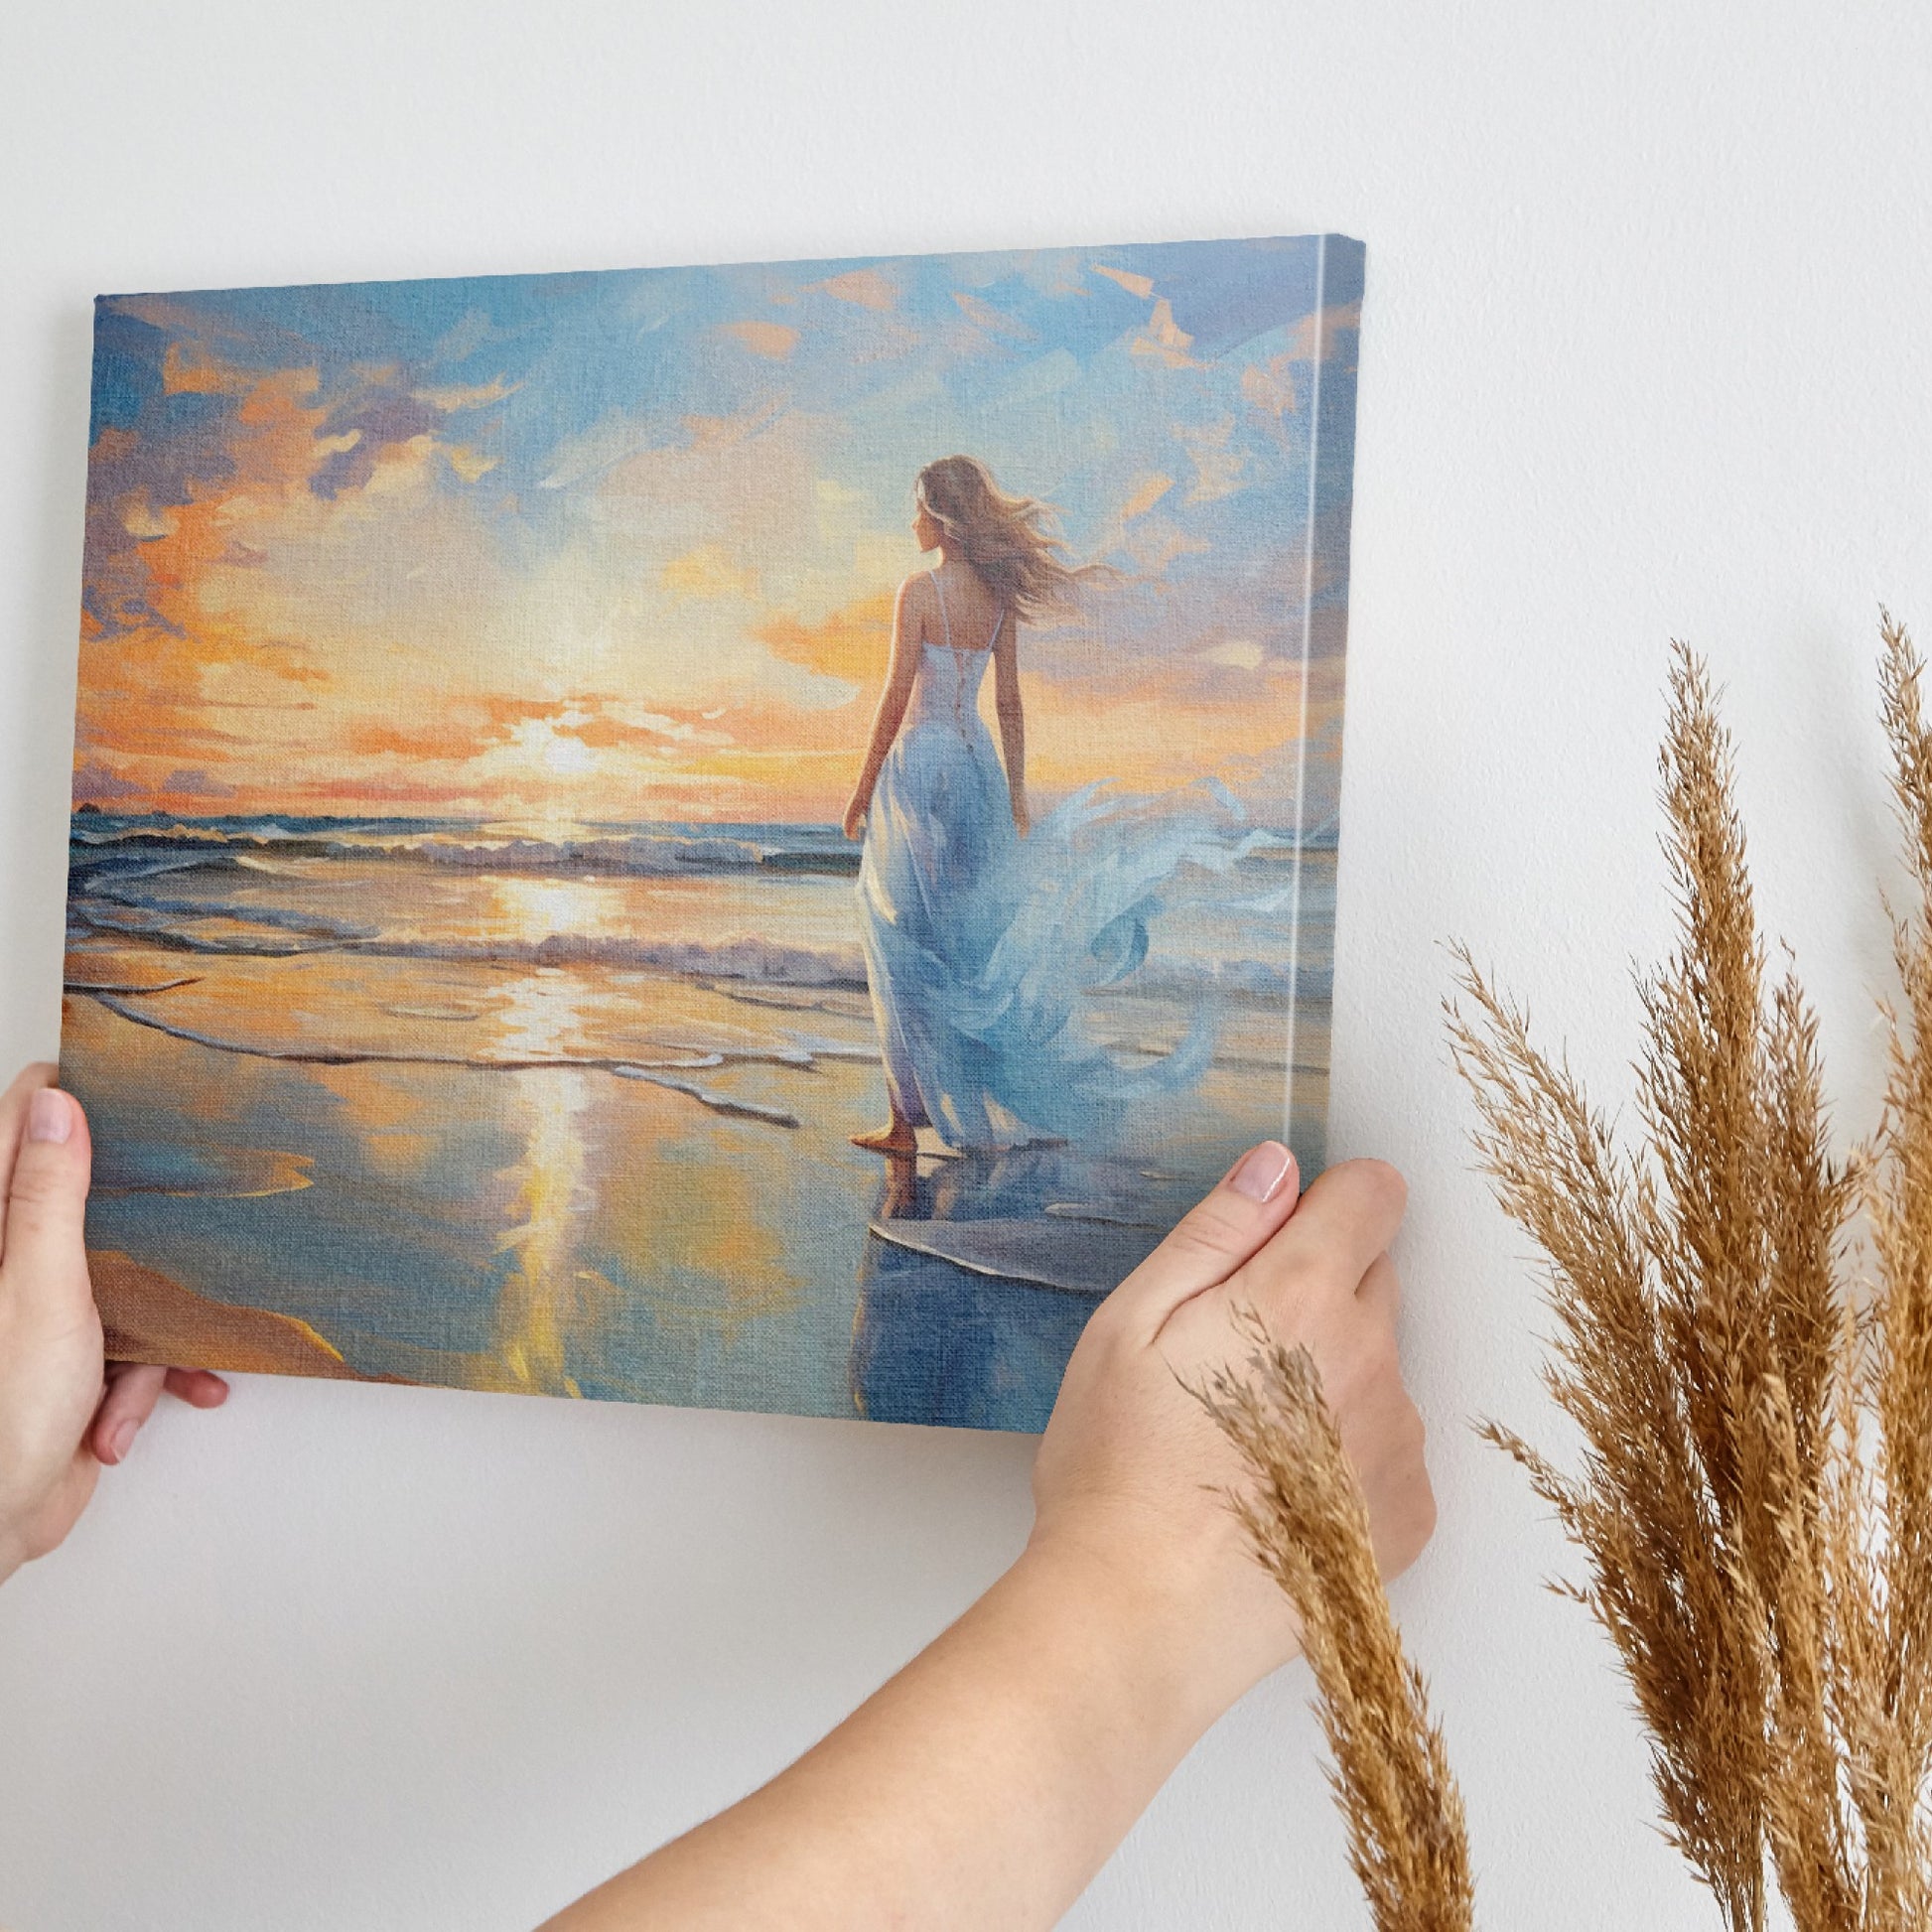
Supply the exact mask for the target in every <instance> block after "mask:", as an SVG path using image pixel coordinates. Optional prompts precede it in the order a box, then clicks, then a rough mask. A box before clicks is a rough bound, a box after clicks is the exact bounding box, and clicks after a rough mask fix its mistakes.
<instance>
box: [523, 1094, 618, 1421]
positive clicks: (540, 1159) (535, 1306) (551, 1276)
mask: <svg viewBox="0 0 1932 1932" xmlns="http://www.w3.org/2000/svg"><path fill="white" fill-rule="evenodd" d="M593 1077H595V1076H593V1075H590V1074H585V1073H574V1072H570V1071H567V1070H560V1071H554V1072H553V1071H550V1070H548V1069H546V1070H544V1071H541V1072H535V1073H524V1074H519V1075H516V1076H515V1083H516V1088H517V1093H518V1097H519V1098H520V1099H521V1100H522V1101H523V1103H524V1105H525V1107H526V1108H527V1109H528V1112H529V1137H528V1140H527V1141H526V1142H525V1145H524V1151H523V1159H522V1160H521V1161H520V1162H519V1163H518V1164H517V1165H516V1166H515V1167H514V1168H513V1169H511V1170H509V1171H508V1173H507V1176H506V1177H507V1178H509V1179H511V1180H513V1181H514V1182H515V1183H516V1186H517V1190H518V1196H517V1202H518V1206H519V1207H520V1209H521V1211H522V1215H523V1218H522V1220H521V1221H520V1222H518V1223H517V1224H516V1225H515V1226H513V1227H509V1228H505V1229H504V1230H503V1232H502V1233H501V1234H500V1235H498V1236H497V1239H496V1248H497V1252H498V1253H505V1252H507V1253H510V1254H513V1255H514V1256H515V1264H514V1266H513V1268H512V1269H511V1271H510V1273H509V1274H508V1275H507V1276H506V1277H505V1279H504V1282H503V1289H502V1294H501V1296H500V1297H499V1299H498V1301H497V1305H496V1350H497V1353H498V1355H499V1356H500V1358H501V1360H502V1362H503V1365H504V1367H505V1368H507V1369H508V1371H509V1373H510V1377H511V1380H512V1383H513V1385H514V1386H515V1387H518V1388H524V1389H533V1390H537V1391H539V1392H541V1393H543V1394H547V1395H581V1394H582V1393H583V1390H582V1389H581V1388H580V1387H579V1386H578V1381H577V1377H576V1376H575V1375H574V1374H573V1373H572V1372H571V1363H572V1359H573V1355H575V1354H581V1350H582V1347H583V1345H584V1344H585V1343H586V1342H588V1341H589V1340H590V1339H591V1338H592V1336H593V1334H594V1332H595V1330H596V1328H597V1326H598V1325H599V1323H600V1320H601V1318H602V1316H603V1315H604V1313H605V1312H606V1311H608V1309H609V1307H610V1305H611V1302H612V1301H613V1299H614V1298H615V1297H616V1294H617V1291H616V1289H615V1288H614V1287H613V1286H612V1284H611V1283H610V1282H609V1281H607V1280H606V1279H605V1278H604V1277H603V1276H602V1275H600V1274H599V1273H598V1272H597V1271H596V1270H595V1269H592V1268H579V1267H578V1266H576V1259H577V1242H576V1222H577V1213H578V1209H579V1207H580V1206H581V1204H582V1196H583V1193H584V1142H583V1137H582V1135H581V1134H580V1133H579V1132H578V1117H579V1116H580V1115H581V1114H582V1113H583V1111H584V1109H585V1107H586V1106H587V1105H588V1103H589V1100H590V1092H589V1084H590V1081H591V1079H592V1078H593Z"/></svg>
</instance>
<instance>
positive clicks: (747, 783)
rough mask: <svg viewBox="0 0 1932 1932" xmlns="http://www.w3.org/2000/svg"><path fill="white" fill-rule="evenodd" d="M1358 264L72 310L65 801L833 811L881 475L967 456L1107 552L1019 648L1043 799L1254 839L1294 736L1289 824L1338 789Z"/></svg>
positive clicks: (1016, 271)
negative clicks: (87, 324) (1242, 807)
mask: <svg viewBox="0 0 1932 1932" xmlns="http://www.w3.org/2000/svg"><path fill="white" fill-rule="evenodd" d="M1324 253H1325V260H1324ZM1360 259H1361V258H1360V252H1359V250H1358V249H1357V248H1356V247H1355V246H1354V244H1349V243H1343V244H1335V243H1330V244H1329V245H1328V247H1327V248H1326V250H1325V251H1324V250H1323V249H1322V247H1321V245H1320V244H1319V243H1318V242H1317V241H1316V240H1313V239H1300V240H1287V241H1228V242H1202V243H1167V244H1159V245H1149V246H1129V247H1108V248H1088V249H1078V248H1068V249H1051V250H1036V251H1029V252H1025V253H1000V254H967V255H953V256H904V257H897V258H882V259H877V260H866V261H842V262H815V263H814V262H791V263H780V264H772V265H758V266H728V267H701V268H680V269H651V270H640V271H635V272H600V273H593V274H581V275H542V276H521V277H490V278H471V279H461V280H445V281H418V282H390V283H366V284H355V285H343V286H329V287H310V288H285V289H263V290H234V291H225V292H217V293H201V294H192V295H129V296H109V297H103V298H102V299H101V301H100V303H99V304H98V307H97V314H96V338H95V362H94V396H93V411H94V415H93V424H92V431H91V460H90V464H89V473H88V514H87V545H86V559H85V579H84V595H83V611H82V621H81V676H80V693H79V711H78V722H77V744H76V754H75V788H74V797H75V801H76V803H91V804H95V805H98V806H100V807H101V808H103V809H105V810H109V811H121V812H140V811H156V812H164V813H169V814H176V815H195V814H209V813H214V814H220V813H263V812H284V813H290V814H295V813H303V814H319V815H320V814H345V815H350V816H361V815H377V814H380V815H385V816H425V817H427V816H436V817H460V818H475V819H482V820H489V821H512V822H532V821H536V822H547V823H561V822H567V821H583V820H595V821H607V822H608V821H614V820H649V819H718V820H733V821H739V822H745V821H772V820H792V821H799V820H809V821H828V820H836V819H837V818H838V816H839V814H840V812H841V810H842V808H843V806H844V802H845V799H846V797H847V795H848V793H849V791H850V789H851V785H852V781H853V778H854V776H855V775H856V772H857V769H858V766H859V761H860V758H861V755H862V753H863V749H864V745H865V741H866V734H867V730H868V728H869V725H870V722H871V717H872V708H873V704H874V701H875V699H876V697H877V695H878V691H879V687H880V684H881V681H882V679H883V676H884V672H885V668H886V657H887V646H888V640H889V635H890V628H891V615H892V604H893V594H894V591H895V588H896V587H897V584H898V582H899V581H900V580H901V579H902V578H903V577H904V576H905V575H906V574H907V573H908V572H909V571H912V570H915V569H918V568H920V567H921V565H922V564H923V563H929V562H932V561H934V559H931V558H923V559H922V558H921V557H920V555H919V553H918V551H917V550H916V548H915V547H914V545H913V543H912V540H911V536H910V529H909V524H910V518H911V512H912V482H913V478H914V476H915V474H916V472H917V471H918V469H919V467H920V466H921V465H922V464H924V463H926V462H929V461H930V460H931V459H933V458H935V457H939V456H944V455H947V454H949V453H951V452H954V451H964V452H966V453H968V454H971V455H974V456H977V457H979V458H981V459H982V460H983V461H984V462H986V463H988V464H989V465H990V466H991V467H992V469H993V471H994V473H995V475H996V476H997V477H998V479H999V481H1000V483H1002V485H1003V486H1004V487H1006V488H1008V489H1011V490H1018V491H1023V492H1025V493H1027V494H1030V495H1035V496H1040V497H1044V498H1046V499H1047V500H1048V501H1050V502H1052V503H1053V504H1055V505H1056V506H1057V507H1058V509H1059V511H1060V512H1061V517H1062V527H1063V530H1064V534H1065V536H1066V538H1067V540H1068V542H1069V544H1070V546H1071V548H1072V549H1073V550H1074V551H1075V552H1076V553H1077V554H1078V555H1079V556H1080V557H1081V558H1083V559H1098V560H1104V561H1106V562H1107V563H1109V564H1111V565H1112V566H1113V567H1114V573H1115V574H1114V575H1113V576H1112V577H1111V578H1110V579H1109V580H1108V581H1107V582H1106V583H1105V584H1104V585H1103V586H1101V587H1100V588H1098V589H1097V590H1096V591H1095V592H1094V594H1093V595H1092V597H1091V598H1090V599H1089V600H1088V602H1087V604H1086V607H1085V608H1084V610H1083V611H1082V613H1081V614H1080V615H1079V616H1078V617H1076V618H1073V619H1071V620H1068V621H1062V622H1059V623H1056V624H1054V625H1051V626H1049V627H1045V628H1039V629H1034V628H1028V629H1026V630H1024V631H1023V632H1022V635H1021V654H1022V655H1021V663H1022V679H1023V690H1024V692H1025V695H1026V700H1027V708H1028V749H1029V765H1030V776H1031V778H1032V780H1033V782H1034V784H1035V788H1036V789H1037V790H1038V792H1039V793H1040V794H1041V795H1042V797H1046V798H1050V797H1051V796H1053V795H1056V794H1059V793H1063V792H1064V791H1066V790H1068V789H1070V788H1071V787H1073V786H1075V785H1077V784H1080V783H1084V782H1086V781H1088V780H1091V779H1098V778H1109V779H1117V780H1120V781H1121V782H1123V783H1125V784H1127V785H1129V786H1130V787H1132V788H1134V789H1136V790H1155V789H1162V788H1166V787H1168V786H1171V785H1174V784H1180V783H1185V782H1187V781H1188V780H1190V779H1192V778H1195V777H1197V776H1200V775H1203V774H1211V775H1213V776H1216V777H1218V778H1220V779H1221V780H1222V781H1223V782H1225V783H1227V784H1228V785H1229V786H1230V787H1231V788H1232V789H1233V790H1234V791H1235V792H1236V793H1237V794H1238V795H1239V796H1241V797H1242V798H1243V799H1244V801H1245V802H1246V803H1247V804H1248V805H1249V807H1250V809H1251V810H1252V811H1254V812H1255V814H1256V816H1257V817H1258V818H1260V819H1261V820H1262V821H1264V822H1267V823H1272V824H1276V825H1287V824H1289V823H1290V822H1292V817H1293V808H1294V798H1295V785H1296V775H1297V771H1298V768H1302V765H1303V760H1302V759H1300V757H1299V756H1298V754H1299V753H1300V750H1301V743H1300V741H1298V738H1297V732H1298V728H1299V727H1300V725H1301V722H1302V721H1303V720H1304V719H1305V718H1306V721H1307V738H1306V745H1307V759H1306V767H1305V768H1306V783H1307V800H1308V802H1307V807H1306V813H1305V817H1306V821H1307V822H1308V823H1309V824H1310V825H1311V826H1312V825H1313V824H1315V823H1317V822H1318V821H1319V820H1320V819H1321V817H1323V816H1324V815H1325V814H1326V813H1328V812H1330V811H1332V808H1333V791H1334V780H1335V776H1336V773H1337V772H1338V769H1339V758H1340V743H1339V732H1340V710H1341V696H1342V693H1341V657H1340V653H1341V648H1342V643H1343V638H1342V625H1343V621H1344V618H1343V611H1344V600H1345V590H1346V583H1345V578H1346V569H1347V554H1346V524H1347V486H1348V485H1347V479H1348V476H1349V469H1350V460H1351V457H1352V450H1351V449H1350V448H1349V447H1348V445H1349V439H1350V431H1349V425H1350V423H1351V422H1352V413H1353V386H1354V375H1355V370H1354V364H1355V343H1356V318H1357V315H1358V313H1359V309H1358V304H1359V295H1360ZM1317 423H1319V425H1320V426H1321V436H1322V438H1323V439H1324V441H1323V444H1322V447H1321V451H1320V455H1321V459H1322V460H1321V463H1320V465H1319V469H1318V476H1317V485H1316V487H1315V488H1314V489H1313V491H1312V492H1311V483H1310V453H1311V442H1312V440H1313V436H1314V431H1315V428H1316V425H1317ZM1330 478H1332V479H1334V480H1335V481H1334V482H1333V483H1332V486H1330V484H1329V483H1328V481H1327V480H1328V479H1330ZM1311 503H1312V508H1313V527H1312V536H1311V531H1310V523H1309V518H1310V510H1311ZM1310 588H1311V589H1312V592H1313V600H1312V606H1311V607H1310V606H1309V603H1308V599H1307V595H1306V593H1307V591H1308V589H1310ZM1310 613H1311V614H1310ZM1305 663H1306V665H1307V671H1306V676H1307V679H1308V683H1307V689H1306V691H1305V690H1304V682H1303V680H1304V676H1305V671H1304V665H1305ZM1305 700H1306V703H1305Z"/></svg>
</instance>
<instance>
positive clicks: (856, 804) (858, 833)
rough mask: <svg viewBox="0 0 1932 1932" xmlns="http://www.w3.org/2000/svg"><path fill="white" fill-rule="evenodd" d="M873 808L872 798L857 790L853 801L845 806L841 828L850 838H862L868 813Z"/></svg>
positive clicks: (853, 795)
mask: <svg viewBox="0 0 1932 1932" xmlns="http://www.w3.org/2000/svg"><path fill="white" fill-rule="evenodd" d="M871 809H872V800H871V799H870V798H868V797H867V796H866V795H865V794H864V793H863V792H858V791H855V792H854V793H853V794H852V802H851V803H850V804H848V805H847V806H846V808H845V818H844V820H843V821H842V824H841V829H842V830H843V831H844V833H845V835H846V837H847V838H849V839H858V838H862V837H863V836H864V835H865V829H866V813H867V812H868V811H870V810H871Z"/></svg>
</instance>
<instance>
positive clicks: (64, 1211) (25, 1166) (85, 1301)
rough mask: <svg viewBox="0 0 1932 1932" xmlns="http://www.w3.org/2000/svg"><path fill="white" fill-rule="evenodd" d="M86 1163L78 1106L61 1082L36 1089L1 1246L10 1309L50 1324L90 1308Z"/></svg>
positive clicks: (82, 1121) (84, 1125) (9, 1196)
mask: <svg viewBox="0 0 1932 1932" xmlns="http://www.w3.org/2000/svg"><path fill="white" fill-rule="evenodd" d="M91 1164H92V1149H91V1147H90V1146H89V1143H88V1139H87V1120H86V1116H85V1115H84V1114H82V1113H81V1111H80V1103H79V1102H78V1101H77V1100H75V1099H74V1098H73V1096H72V1095H71V1094H69V1093H63V1092H62V1091H61V1089H60V1088H59V1087H50V1086H37V1087H34V1088H33V1089H32V1090H31V1091H30V1093H29V1095H28V1102H27V1108H26V1120H25V1124H24V1132H23V1134H22V1137H21V1141H20V1147H19V1152H18V1154H17V1155H16V1157H15V1160H14V1164H13V1173H12V1174H11V1176H10V1178H9V1180H8V1184H7V1210H6V1234H5V1243H4V1246H0V1271H4V1275H3V1277H0V1278H3V1279H4V1282H5V1287H6V1293H7V1295H8V1297H9V1299H10V1300H11V1301H12V1303H13V1305H14V1307H15V1308H17V1309H25V1310H27V1311H30V1312H32V1313H36V1314H41V1315H45V1316H46V1317H48V1318H50V1319H52V1320H55V1321H66V1320H68V1319H70V1318H71V1317H72V1316H73V1315H74V1313H75V1312H76V1311H79V1310H81V1309H83V1308H84V1309H87V1310H91V1309H92V1307H93V1290H92V1289H91V1288H90V1287H89V1286H88V1282H87V1247H86V1237H85V1222H86V1209H87V1176H88V1172H89V1169H90V1167H91Z"/></svg>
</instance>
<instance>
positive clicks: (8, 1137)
mask: <svg viewBox="0 0 1932 1932" xmlns="http://www.w3.org/2000/svg"><path fill="white" fill-rule="evenodd" d="M60 1077H61V1069H60V1068H59V1067H58V1066H56V1065H55V1064H54V1062H53V1061H52V1060H36V1061H35V1062H34V1063H33V1065H32V1066H24V1067H22V1068H21V1069H20V1071H19V1072H18V1073H17V1074H15V1075H14V1083H13V1085H12V1086H10V1087H9V1088H8V1089H7V1091H6V1093H5V1094H4V1095H0V1174H4V1175H9V1176H10V1175H11V1174H12V1173H13V1171H14V1162H15V1161H16V1160H18V1159H19V1157H20V1143H21V1140H22V1137H23V1136H24V1135H25V1134H26V1132H27V1108H28V1105H29V1103H30V1102H31V1101H32V1099H33V1097H34V1094H35V1092H36V1090H37V1089H39V1088H41V1087H51V1086H52V1085H53V1084H54V1082H55V1081H56V1080H58V1079H59V1078H60ZM6 1240H7V1202H6V1195H5V1191H4V1189H0V1252H4V1250H5V1247H6Z"/></svg>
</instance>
